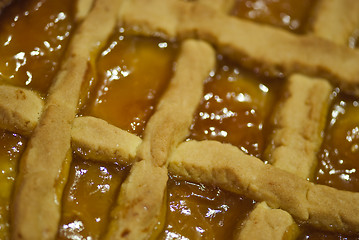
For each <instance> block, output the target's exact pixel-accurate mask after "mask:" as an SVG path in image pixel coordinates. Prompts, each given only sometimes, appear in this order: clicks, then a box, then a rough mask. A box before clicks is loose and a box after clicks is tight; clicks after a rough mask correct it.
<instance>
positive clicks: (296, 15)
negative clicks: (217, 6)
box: [232, 0, 315, 33]
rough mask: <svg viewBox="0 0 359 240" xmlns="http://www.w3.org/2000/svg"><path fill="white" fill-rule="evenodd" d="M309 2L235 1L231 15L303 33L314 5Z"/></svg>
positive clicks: (284, 0)
mask: <svg viewBox="0 0 359 240" xmlns="http://www.w3.org/2000/svg"><path fill="white" fill-rule="evenodd" d="M313 2H315V1H313V0H312V1H311V0H302V1H297V0H281V1H278V0H236V3H235V6H234V8H233V12H232V13H233V15H235V16H238V17H242V18H247V19H251V20H254V21H256V22H260V23H266V24H270V25H274V26H277V27H281V28H284V29H286V30H289V31H293V32H297V33H298V32H303V30H304V28H305V24H306V21H307V19H308V12H310V8H311V6H312V5H314V3H313Z"/></svg>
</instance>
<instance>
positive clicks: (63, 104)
mask: <svg viewBox="0 0 359 240" xmlns="http://www.w3.org/2000/svg"><path fill="white" fill-rule="evenodd" d="M96 3H97V4H96V5H95V6H94V9H93V11H92V12H91V13H90V14H89V16H88V17H87V19H86V21H84V22H83V24H82V25H81V26H80V28H79V30H78V32H79V34H77V35H75V36H74V38H73V41H72V44H71V45H70V47H69V48H70V49H69V53H68V57H67V59H66V61H65V62H64V63H63V66H62V69H61V70H60V72H59V73H58V74H57V77H56V79H55V81H54V84H53V86H51V89H50V91H49V95H48V97H47V99H46V103H45V106H44V110H43V113H42V114H41V117H40V120H39V124H38V125H37V127H36V128H35V130H34V132H33V134H32V136H31V139H30V141H29V143H28V147H27V149H26V151H25V153H24V154H23V156H22V158H21V162H20V169H19V175H18V181H17V185H16V189H15V198H14V208H15V209H16V210H15V211H14V214H13V222H16V223H17V224H15V225H14V226H13V236H14V238H18V239H22V238H25V239H52V238H54V237H55V236H56V233H57V228H58V222H59V220H60V205H61V197H62V191H63V188H64V184H65V183H66V174H68V173H67V172H68V170H67V169H68V167H69V163H70V153H71V151H70V139H71V123H72V121H73V119H74V117H75V114H76V109H77V103H78V98H79V93H80V88H81V84H82V79H83V77H84V75H85V73H86V69H87V68H88V58H89V57H90V54H92V53H93V52H95V53H96V48H97V49H98V47H99V46H98V43H99V42H104V41H105V40H106V36H107V35H108V34H110V33H111V31H112V29H113V27H114V25H115V22H116V21H115V20H116V18H115V16H116V13H117V11H116V9H117V8H116V6H117V5H118V4H119V3H118V1H110V0H109V1H106V2H104V1H102V4H100V3H99V2H96ZM109 6H112V7H111V8H110V7H109ZM100 20H101V21H100ZM44 143H47V144H44ZM49 159H51V161H49ZM48 216H52V217H51V218H50V219H49V218H48Z"/></svg>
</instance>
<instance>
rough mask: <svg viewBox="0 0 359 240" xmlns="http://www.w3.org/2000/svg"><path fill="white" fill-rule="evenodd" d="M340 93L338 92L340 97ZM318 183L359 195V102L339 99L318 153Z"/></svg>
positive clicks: (342, 97)
mask: <svg viewBox="0 0 359 240" xmlns="http://www.w3.org/2000/svg"><path fill="white" fill-rule="evenodd" d="M337 94H338V91H336V92H334V95H337ZM318 158H319V165H318V170H317V174H316V183H319V184H325V185H328V186H331V187H334V188H337V189H342V190H348V191H355V192H359V161H358V159H359V101H358V100H357V99H352V98H350V97H348V96H343V95H341V94H339V96H337V97H336V98H335V101H334V104H333V106H332V110H331V112H330V115H329V116H328V126H327V129H326V133H325V137H324V141H323V145H322V148H321V151H320V152H319V154H318Z"/></svg>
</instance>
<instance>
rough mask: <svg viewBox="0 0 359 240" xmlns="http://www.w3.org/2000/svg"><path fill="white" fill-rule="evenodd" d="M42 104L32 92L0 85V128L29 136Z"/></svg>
mask: <svg viewBox="0 0 359 240" xmlns="http://www.w3.org/2000/svg"><path fill="white" fill-rule="evenodd" d="M43 105H44V102H43V100H42V99H41V98H40V96H39V95H37V94H36V93H34V92H33V91H30V90H26V89H23V88H19V87H13V86H7V85H0V116H1V119H0V127H1V129H6V130H8V131H11V132H16V133H19V134H21V135H24V136H29V135H30V134H31V133H32V131H33V130H34V128H35V127H36V125H37V122H38V121H39V117H40V114H41V112H42V108H43Z"/></svg>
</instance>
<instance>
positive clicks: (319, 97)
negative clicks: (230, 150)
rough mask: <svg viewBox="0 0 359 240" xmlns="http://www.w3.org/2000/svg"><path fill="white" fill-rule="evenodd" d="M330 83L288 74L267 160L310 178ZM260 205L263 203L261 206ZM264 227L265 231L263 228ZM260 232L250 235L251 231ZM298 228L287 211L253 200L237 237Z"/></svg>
mask: <svg viewBox="0 0 359 240" xmlns="http://www.w3.org/2000/svg"><path fill="white" fill-rule="evenodd" d="M331 92H332V87H331V86H330V84H329V83H328V82H327V81H326V80H325V79H316V78H309V77H306V76H303V75H299V74H294V75H292V76H290V77H289V79H288V82H287V87H286V90H285V95H286V96H285V98H284V99H282V101H280V104H279V105H278V106H277V108H276V111H275V114H274V117H273V122H274V132H273V134H272V136H271V139H272V141H271V143H270V144H269V146H268V147H267V150H266V155H268V156H267V159H268V162H269V163H271V164H272V165H273V166H275V167H277V168H279V169H283V170H285V171H288V172H290V173H293V174H294V175H297V176H299V177H301V178H303V179H308V178H309V179H311V176H312V175H313V172H314V169H315V166H316V164H317V157H316V153H317V152H318V151H319V148H320V146H321V143H322V136H321V135H322V131H323V130H324V127H325V120H326V117H327V112H328V108H329V104H328V103H329V102H330V94H331ZM263 205H264V206H263ZM264 231H266V232H264ZM258 232H261V234H257V235H255V236H254V235H253V233H258ZM298 233H299V231H298V228H297V227H296V223H295V222H294V220H293V218H292V217H291V215H290V214H288V213H287V212H285V211H283V210H279V209H276V210H273V209H271V208H269V207H268V206H266V204H265V203H264V202H262V203H260V204H257V205H256V207H255V209H254V210H253V211H252V212H251V213H250V215H249V217H248V219H247V221H246V222H245V223H244V225H243V228H242V231H241V232H240V234H239V237H238V239H262V238H263V237H265V236H272V237H271V238H270V239H295V238H296V237H297V235H298Z"/></svg>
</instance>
